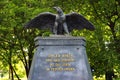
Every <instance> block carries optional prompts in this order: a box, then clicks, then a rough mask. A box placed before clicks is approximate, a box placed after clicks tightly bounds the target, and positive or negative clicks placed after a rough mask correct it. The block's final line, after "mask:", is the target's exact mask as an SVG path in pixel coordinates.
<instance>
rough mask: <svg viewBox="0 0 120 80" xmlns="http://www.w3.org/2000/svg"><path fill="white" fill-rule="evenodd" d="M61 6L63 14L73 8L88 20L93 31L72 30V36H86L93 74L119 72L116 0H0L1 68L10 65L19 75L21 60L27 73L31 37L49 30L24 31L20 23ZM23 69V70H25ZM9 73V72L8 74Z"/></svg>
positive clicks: (119, 5) (119, 4)
mask: <svg viewBox="0 0 120 80" xmlns="http://www.w3.org/2000/svg"><path fill="white" fill-rule="evenodd" d="M53 6H60V7H61V8H62V9H63V10H64V12H65V13H69V12H72V11H75V12H77V13H80V14H82V15H83V16H84V17H86V18H87V19H88V20H90V21H91V22H92V23H93V24H94V25H95V27H96V30H95V31H94V32H91V31H88V30H83V31H78V30H74V31H73V32H72V33H71V35H73V36H83V37H85V38H86V43H87V44H86V49H87V53H88V57H89V62H90V65H91V67H92V68H93V69H94V72H93V75H94V76H97V77H99V76H103V75H104V74H105V73H106V71H110V70H114V71H115V73H116V74H117V75H119V74H120V70H119V69H120V65H119V61H120V37H119V36H120V12H119V11H120V1H119V0H2V1H0V33H1V34H0V53H1V54H0V64H2V66H0V69H2V70H3V71H5V72H7V71H9V67H10V64H12V67H13V69H15V71H16V74H15V72H14V75H15V76H17V75H18V77H21V76H22V75H19V74H20V72H19V68H17V64H19V62H21V63H22V64H23V66H24V68H25V72H26V76H28V72H29V68H30V64H31V61H32V57H33V54H34V49H35V45H34V38H35V37H37V36H38V35H39V36H49V35H50V34H51V32H49V31H44V30H37V29H33V30H31V29H29V30H24V29H23V25H24V24H25V23H26V22H28V21H29V20H30V19H32V18H34V17H35V16H36V15H38V14H39V13H41V12H46V11H50V12H54V13H55V11H54V10H53V9H52V7H53ZM25 72H24V73H25ZM11 74H12V73H11Z"/></svg>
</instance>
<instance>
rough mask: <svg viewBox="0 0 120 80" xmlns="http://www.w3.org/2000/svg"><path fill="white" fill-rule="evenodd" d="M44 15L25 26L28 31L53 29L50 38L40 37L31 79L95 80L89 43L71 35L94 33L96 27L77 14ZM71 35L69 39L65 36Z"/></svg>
mask: <svg viewBox="0 0 120 80" xmlns="http://www.w3.org/2000/svg"><path fill="white" fill-rule="evenodd" d="M54 8H55V9H56V10H57V12H58V14H52V13H49V12H45V13H41V14H40V15H38V16H37V17H35V18H34V19H32V20H31V21H30V22H28V23H27V24H26V25H25V28H38V29H49V30H51V31H52V32H53V34H55V35H53V36H50V37H39V36H38V37H36V38H35V45H36V46H37V47H36V52H35V54H34V56H33V60H32V65H31V69H30V72H29V77H28V80H93V78H92V74H91V70H90V65H89V63H88V59H87V55H86V48H85V46H86V40H85V39H84V38H83V37H73V36H70V32H71V31H72V30H73V29H78V30H80V29H84V28H86V29H89V30H94V29H95V28H94V26H93V25H92V24H91V23H90V22H89V21H88V20H86V19H85V18H84V17H83V16H81V15H80V14H77V13H70V14H66V15H65V14H63V11H62V9H61V8H59V7H54ZM65 33H67V34H68V35H69V36H66V35H64V34H65Z"/></svg>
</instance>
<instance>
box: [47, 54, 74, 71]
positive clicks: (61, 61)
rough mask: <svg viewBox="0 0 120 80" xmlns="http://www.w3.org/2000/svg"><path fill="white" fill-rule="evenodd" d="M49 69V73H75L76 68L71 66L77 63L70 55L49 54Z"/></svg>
mask: <svg viewBox="0 0 120 80" xmlns="http://www.w3.org/2000/svg"><path fill="white" fill-rule="evenodd" d="M46 62H47V63H48V64H49V67H47V68H46V70H47V71H74V70H75V68H74V67H73V66H72V65H71V64H72V63H73V62H75V59H74V56H73V55H72V54H69V53H64V54H49V55H48V56H47V58H46Z"/></svg>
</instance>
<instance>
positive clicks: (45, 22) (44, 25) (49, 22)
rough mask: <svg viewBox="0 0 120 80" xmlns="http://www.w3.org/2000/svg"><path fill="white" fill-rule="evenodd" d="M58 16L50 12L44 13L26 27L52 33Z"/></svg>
mask: <svg viewBox="0 0 120 80" xmlns="http://www.w3.org/2000/svg"><path fill="white" fill-rule="evenodd" d="M55 19H56V15H55V14H52V13H50V12H44V13H41V14H39V15H38V16H36V17H35V18H33V19H32V20H30V21H29V22H28V23H27V24H25V25H24V27H25V28H38V29H41V30H43V29H49V30H51V31H52V29H53V26H54V22H55Z"/></svg>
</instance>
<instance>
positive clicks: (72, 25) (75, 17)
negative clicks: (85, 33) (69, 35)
mask: <svg viewBox="0 0 120 80" xmlns="http://www.w3.org/2000/svg"><path fill="white" fill-rule="evenodd" d="M66 23H67V26H68V29H69V31H70V32H71V31H72V30H73V29H77V30H81V29H84V28H86V29H88V30H94V29H95V27H94V26H93V24H92V23H90V22H89V21H88V20H87V19H85V18H84V17H83V16H82V15H80V14H77V13H70V14H66Z"/></svg>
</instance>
